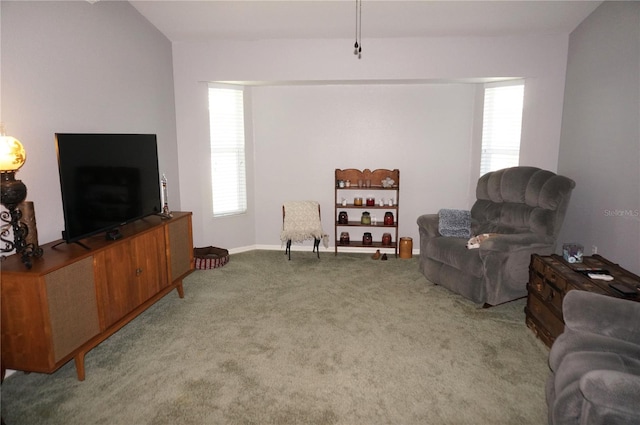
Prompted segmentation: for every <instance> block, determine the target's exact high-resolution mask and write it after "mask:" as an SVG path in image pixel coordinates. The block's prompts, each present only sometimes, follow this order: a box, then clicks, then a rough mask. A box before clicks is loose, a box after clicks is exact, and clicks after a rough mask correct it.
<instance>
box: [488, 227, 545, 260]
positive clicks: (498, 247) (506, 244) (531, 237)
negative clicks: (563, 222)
mask: <svg viewBox="0 0 640 425" xmlns="http://www.w3.org/2000/svg"><path fill="white" fill-rule="evenodd" d="M552 244H553V241H551V240H550V239H549V238H548V237H544V236H540V235H538V234H536V233H514V234H508V235H498V236H494V237H491V238H489V239H487V240H485V241H484V242H482V243H481V244H480V255H481V256H482V255H483V254H484V255H487V254H489V253H490V252H491V251H499V252H513V251H520V250H534V249H539V248H541V247H549V246H551V245H552Z"/></svg>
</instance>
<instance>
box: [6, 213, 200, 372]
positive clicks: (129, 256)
mask: <svg viewBox="0 0 640 425" xmlns="http://www.w3.org/2000/svg"><path fill="white" fill-rule="evenodd" d="M173 216H174V217H173V218H172V219H170V220H162V219H161V218H160V217H158V216H149V217H146V218H144V219H141V220H138V221H135V222H132V223H129V224H127V225H124V226H121V228H120V232H121V233H122V235H123V237H122V238H121V239H119V240H116V241H107V240H105V237H104V234H99V235H96V236H93V237H90V238H87V239H83V240H82V241H81V242H82V243H83V244H84V245H86V246H87V247H88V248H90V249H85V248H84V247H81V246H80V245H77V244H64V243H62V244H58V241H57V242H52V243H49V244H46V245H44V246H43V247H42V248H43V251H44V254H43V255H42V257H40V258H35V259H34V260H33V267H32V268H31V269H27V268H26V267H25V266H24V264H22V262H21V261H20V258H19V257H18V256H16V255H12V256H9V257H7V258H6V260H5V261H3V263H2V270H1V275H2V277H1V282H0V283H1V297H2V300H1V301H2V365H1V366H2V377H4V372H5V370H6V369H16V370H23V371H30V372H44V373H51V372H53V371H55V370H57V369H58V368H60V367H61V366H62V365H63V364H65V363H66V362H68V361H69V360H71V359H74V360H75V364H76V369H77V373H78V379H79V380H84V376H85V371H84V356H85V354H86V353H87V352H88V351H89V350H91V349H92V348H93V347H95V346H96V345H98V344H99V343H101V342H102V341H104V340H105V339H107V338H108V337H109V336H111V335H112V334H114V333H115V332H117V331H118V330H119V329H120V328H122V327H123V326H124V325H126V324H127V323H129V322H130V321H131V320H133V319H134V318H135V317H136V316H138V315H139V314H140V313H142V312H143V311H144V310H146V309H147V308H148V307H149V306H151V305H152V304H154V303H155V302H156V301H158V300H159V299H160V298H162V297H163V296H165V295H166V294H168V293H169V292H171V291H172V290H173V289H176V290H177V291H178V294H179V295H180V297H181V298H182V297H183V295H184V293H183V288H182V279H183V278H184V277H186V276H187V275H188V274H189V273H191V271H192V270H193V263H194V262H193V237H192V230H191V213H187V212H184V213H180V212H174V213H173ZM56 245H57V246H56Z"/></svg>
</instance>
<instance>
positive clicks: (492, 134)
mask: <svg viewBox="0 0 640 425" xmlns="http://www.w3.org/2000/svg"><path fill="white" fill-rule="evenodd" d="M523 99H524V82H522V81H519V82H517V83H510V84H508V85H504V84H503V85H500V86H490V85H487V86H486V87H485V90H484V114H483V122H482V154H481V157H480V175H481V176H482V175H484V174H485V173H487V172H489V171H495V170H499V169H502V168H507V167H514V166H517V165H518V163H519V160H520V137H521V133H522V106H523Z"/></svg>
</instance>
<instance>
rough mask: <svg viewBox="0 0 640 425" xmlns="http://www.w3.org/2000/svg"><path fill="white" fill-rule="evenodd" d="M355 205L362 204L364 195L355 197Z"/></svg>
mask: <svg viewBox="0 0 640 425" xmlns="http://www.w3.org/2000/svg"><path fill="white" fill-rule="evenodd" d="M353 205H355V206H356V207H361V206H362V197H361V196H356V197H355V198H353Z"/></svg>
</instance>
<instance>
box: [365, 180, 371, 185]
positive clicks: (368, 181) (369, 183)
mask: <svg viewBox="0 0 640 425" xmlns="http://www.w3.org/2000/svg"><path fill="white" fill-rule="evenodd" d="M364 184H365V186H367V187H371V179H367V180H365V181H364Z"/></svg>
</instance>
